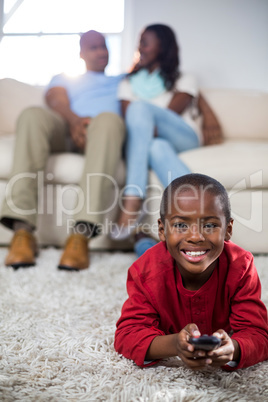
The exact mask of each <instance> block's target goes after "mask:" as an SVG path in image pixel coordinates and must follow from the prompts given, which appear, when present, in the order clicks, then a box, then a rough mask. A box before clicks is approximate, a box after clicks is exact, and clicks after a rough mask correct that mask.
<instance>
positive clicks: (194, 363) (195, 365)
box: [176, 324, 212, 370]
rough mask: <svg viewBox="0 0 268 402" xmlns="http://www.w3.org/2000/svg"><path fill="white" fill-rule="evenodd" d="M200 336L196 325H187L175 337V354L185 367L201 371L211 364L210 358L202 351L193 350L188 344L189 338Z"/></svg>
mask: <svg viewBox="0 0 268 402" xmlns="http://www.w3.org/2000/svg"><path fill="white" fill-rule="evenodd" d="M199 336H201V334H200V331H199V329H198V327H197V325H196V324H188V325H186V327H184V328H183V329H182V330H181V331H180V332H179V333H178V335H177V345H176V347H177V354H178V356H179V357H180V358H181V360H182V361H183V362H184V363H185V364H186V366H187V367H189V368H191V369H192V370H201V369H203V368H204V367H206V366H208V365H209V364H211V363H212V359H211V357H209V356H208V353H207V352H205V351H203V350H195V348H194V346H193V345H191V344H190V343H189V339H190V338H191V337H199Z"/></svg>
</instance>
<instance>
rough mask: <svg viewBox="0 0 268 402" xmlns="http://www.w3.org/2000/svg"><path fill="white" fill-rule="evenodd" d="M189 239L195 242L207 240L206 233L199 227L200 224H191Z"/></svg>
mask: <svg viewBox="0 0 268 402" xmlns="http://www.w3.org/2000/svg"><path fill="white" fill-rule="evenodd" d="M188 240H189V241H194V242H198V241H203V240H205V238H204V235H203V233H202V230H201V228H200V227H199V225H197V224H194V225H191V227H190V230H189V237H188Z"/></svg>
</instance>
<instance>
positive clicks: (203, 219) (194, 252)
mask: <svg viewBox="0 0 268 402" xmlns="http://www.w3.org/2000/svg"><path fill="white" fill-rule="evenodd" d="M195 190H196V191H193V189H190V188H189V189H185V188H184V189H183V190H182V191H180V192H177V193H176V195H175V197H172V204H171V205H170V208H169V211H168V212H167V213H166V216H165V222H164V223H163V222H162V221H161V220H160V219H159V222H158V223H159V237H160V240H162V241H166V244H167V248H168V251H169V252H170V254H171V256H172V257H173V258H174V259H175V261H176V264H177V267H178V269H179V271H180V273H181V275H182V278H183V281H184V286H185V287H186V288H188V289H192V290H195V289H199V288H200V287H201V286H202V285H203V284H204V283H205V282H206V281H207V280H208V279H209V277H210V275H211V274H212V272H213V270H214V268H215V266H216V264H217V259H218V257H219V255H220V254H221V252H222V250H223V246H224V240H229V239H230V238H231V234H232V223H233V221H232V220H231V222H229V223H228V224H227V222H226V217H225V215H224V212H223V208H222V205H221V201H220V197H219V196H215V195H214V194H213V193H211V192H210V191H209V190H205V191H204V190H202V191H199V190H197V189H195Z"/></svg>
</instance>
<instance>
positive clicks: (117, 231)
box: [110, 196, 145, 240]
mask: <svg viewBox="0 0 268 402" xmlns="http://www.w3.org/2000/svg"><path fill="white" fill-rule="evenodd" d="M142 202H143V200H142V199H141V198H139V197H133V196H126V197H125V198H124V202H123V206H122V211H121V214H120V216H119V219H118V222H117V223H115V224H114V225H113V227H112V230H111V233H110V236H111V238H112V239H114V240H124V239H127V238H128V237H129V236H130V235H131V234H132V233H133V231H134V230H135V228H136V227H137V226H138V224H139V223H140V221H141V220H142V218H143V217H144V215H145V213H144V211H143V210H142V208H141V207H142Z"/></svg>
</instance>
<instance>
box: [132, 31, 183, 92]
mask: <svg viewBox="0 0 268 402" xmlns="http://www.w3.org/2000/svg"><path fill="white" fill-rule="evenodd" d="M139 52H140V60H139V62H138V64H137V65H136V66H135V68H134V71H137V70H139V69H141V68H146V69H148V70H149V71H153V70H154V69H155V68H159V70H160V74H161V75H162V77H163V78H164V82H165V87H166V88H167V89H168V90H170V89H172V88H173V86H174V84H175V81H176V79H177V78H178V76H179V47H178V44H177V41H176V37H175V34H174V32H173V31H172V29H171V28H170V27H168V26H167V25H163V24H153V25H149V26H147V27H146V28H145V29H144V31H143V32H142V34H141V38H140V45H139Z"/></svg>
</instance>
